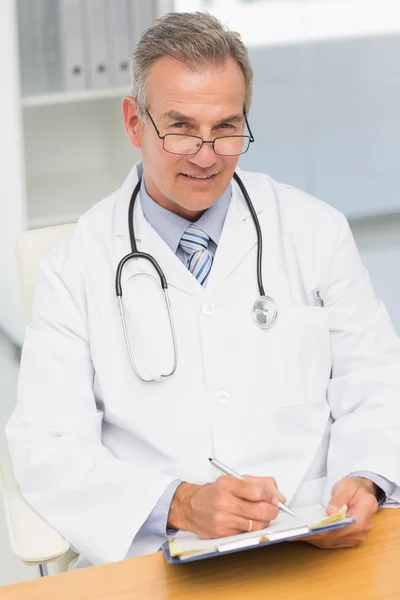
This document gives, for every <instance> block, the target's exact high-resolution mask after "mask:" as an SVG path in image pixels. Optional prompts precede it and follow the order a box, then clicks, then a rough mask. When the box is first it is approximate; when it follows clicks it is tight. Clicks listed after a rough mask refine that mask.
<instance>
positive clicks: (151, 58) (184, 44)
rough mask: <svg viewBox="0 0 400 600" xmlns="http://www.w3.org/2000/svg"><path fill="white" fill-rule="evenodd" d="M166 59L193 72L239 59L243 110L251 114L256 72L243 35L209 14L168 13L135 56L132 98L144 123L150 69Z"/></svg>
mask: <svg viewBox="0 0 400 600" xmlns="http://www.w3.org/2000/svg"><path fill="white" fill-rule="evenodd" d="M163 56H168V57H170V58H174V59H175V60H178V61H180V62H181V63H183V64H184V65H186V66H187V67H189V68H190V69H192V70H193V71H198V70H200V69H202V68H207V67H208V66H209V65H210V64H211V65H216V66H222V65H224V64H225V63H226V61H227V60H228V59H229V58H230V57H231V58H233V59H234V60H236V62H237V63H238V65H239V67H240V68H241V69H242V72H243V75H244V78H245V82H246V98H245V103H244V110H245V112H246V113H248V111H249V109H250V104H251V97H252V93H253V70H252V68H251V66H250V61H249V56H248V53H247V49H246V46H245V45H244V44H243V42H242V40H241V38H240V35H239V34H238V33H237V32H235V31H230V30H229V29H228V28H226V27H224V26H223V25H222V24H221V23H220V21H219V20H218V19H217V18H215V17H213V16H212V15H210V14H208V13H201V12H193V13H169V14H167V15H164V16H163V17H161V18H160V19H157V20H156V21H155V22H154V23H153V25H151V27H149V28H148V29H147V30H146V31H145V32H144V33H143V35H142V37H141V39H140V41H139V43H138V45H137V47H136V48H135V50H134V52H133V54H132V61H131V81H132V96H133V98H134V99H135V101H136V109H137V112H138V116H139V119H140V120H141V121H145V120H146V117H147V115H146V108H147V79H148V77H149V74H150V70H151V67H152V66H153V64H154V63H155V61H156V60H157V59H159V58H161V57H163Z"/></svg>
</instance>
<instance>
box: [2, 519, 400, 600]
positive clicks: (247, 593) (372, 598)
mask: <svg viewBox="0 0 400 600" xmlns="http://www.w3.org/2000/svg"><path fill="white" fill-rule="evenodd" d="M0 598H1V600H133V599H139V598H140V600H199V599H203V598H204V599H205V598H206V599H207V600H226V599H227V598H229V600H239V599H240V600H244V599H245V600H256V599H259V598H260V599H261V598H262V599H263V600H265V599H266V598H268V599H270V600H333V599H334V600H358V599H360V600H361V599H362V600H384V599H385V600H386V599H390V600H399V599H400V509H397V510H396V509H387V510H383V511H382V512H380V513H379V514H378V515H377V517H376V522H375V527H374V529H373V531H372V532H371V533H370V535H369V537H368V540H367V541H366V542H364V544H362V545H361V546H359V547H358V548H353V549H351V550H318V549H316V548H313V547H312V546H309V545H308V544H306V543H304V542H298V543H285V544H278V545H276V546H269V547H264V548H260V549H258V550H247V551H246V552H240V553H238V554H231V555H228V556H222V557H220V558H215V559H210V560H204V561H201V562H197V563H192V564H183V565H168V564H167V563H166V562H165V560H164V556H163V554H162V553H158V554H152V555H150V556H143V557H140V558H133V559H130V560H126V561H122V562H119V563H114V564H110V565H104V566H101V567H92V568H89V569H82V570H80V571H75V572H71V573H63V574H61V575H56V576H53V577H48V578H45V579H38V580H35V581H29V582H26V583H20V584H17V585H11V586H7V587H3V588H0Z"/></svg>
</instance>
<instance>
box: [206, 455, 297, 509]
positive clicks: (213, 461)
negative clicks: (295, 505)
mask: <svg viewBox="0 0 400 600" xmlns="http://www.w3.org/2000/svg"><path fill="white" fill-rule="evenodd" d="M208 460H209V461H210V463H211V464H212V465H213V467H215V468H216V469H218V470H219V471H221V472H222V473H225V475H231V476H232V477H236V479H244V477H243V476H242V475H240V473H237V472H236V471H234V470H233V469H231V468H230V467H227V466H226V465H224V464H223V463H222V462H220V461H219V460H217V459H216V458H209V459H208ZM277 506H278V508H279V510H281V511H282V512H285V513H286V514H288V515H290V516H291V517H295V518H297V515H296V513H294V512H293V511H292V510H291V509H290V508H289V507H288V506H286V504H283V502H281V501H280V500H278V504H277Z"/></svg>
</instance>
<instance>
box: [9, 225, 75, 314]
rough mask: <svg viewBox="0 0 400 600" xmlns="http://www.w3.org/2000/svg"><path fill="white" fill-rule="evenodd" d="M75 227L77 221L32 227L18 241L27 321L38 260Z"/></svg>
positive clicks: (19, 265)
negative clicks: (38, 227)
mask: <svg viewBox="0 0 400 600" xmlns="http://www.w3.org/2000/svg"><path fill="white" fill-rule="evenodd" d="M74 227H75V223H68V224H66V225H54V226H52V227H43V228H41V229H30V230H28V231H24V232H23V233H22V235H21V236H20V238H19V240H18V242H17V257H18V268H19V276H20V282H21V289H22V301H23V307H24V315H25V319H26V321H27V322H28V321H30V318H31V314H32V301H33V288H34V283H35V277H36V269H37V265H38V262H39V261H40V259H41V258H42V257H43V256H44V255H45V254H46V253H47V252H48V251H49V250H51V248H53V247H54V246H55V245H56V244H57V242H58V241H59V240H60V239H61V238H63V237H65V236H66V235H68V234H69V233H70V232H71V231H73V229H74Z"/></svg>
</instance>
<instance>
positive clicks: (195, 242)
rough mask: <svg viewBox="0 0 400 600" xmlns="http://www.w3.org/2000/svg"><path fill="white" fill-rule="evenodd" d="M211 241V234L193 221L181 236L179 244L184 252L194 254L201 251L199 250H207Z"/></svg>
mask: <svg viewBox="0 0 400 600" xmlns="http://www.w3.org/2000/svg"><path fill="white" fill-rule="evenodd" d="M209 241H210V238H209V236H208V235H207V234H206V233H205V232H204V231H202V230H201V229H200V228H199V227H197V225H194V224H193V223H192V225H189V227H188V228H187V229H186V231H185V233H184V234H183V236H182V237H181V241H180V243H179V244H180V246H181V248H182V250H184V252H187V254H194V253H195V252H199V250H207V248H208V242H209Z"/></svg>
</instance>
